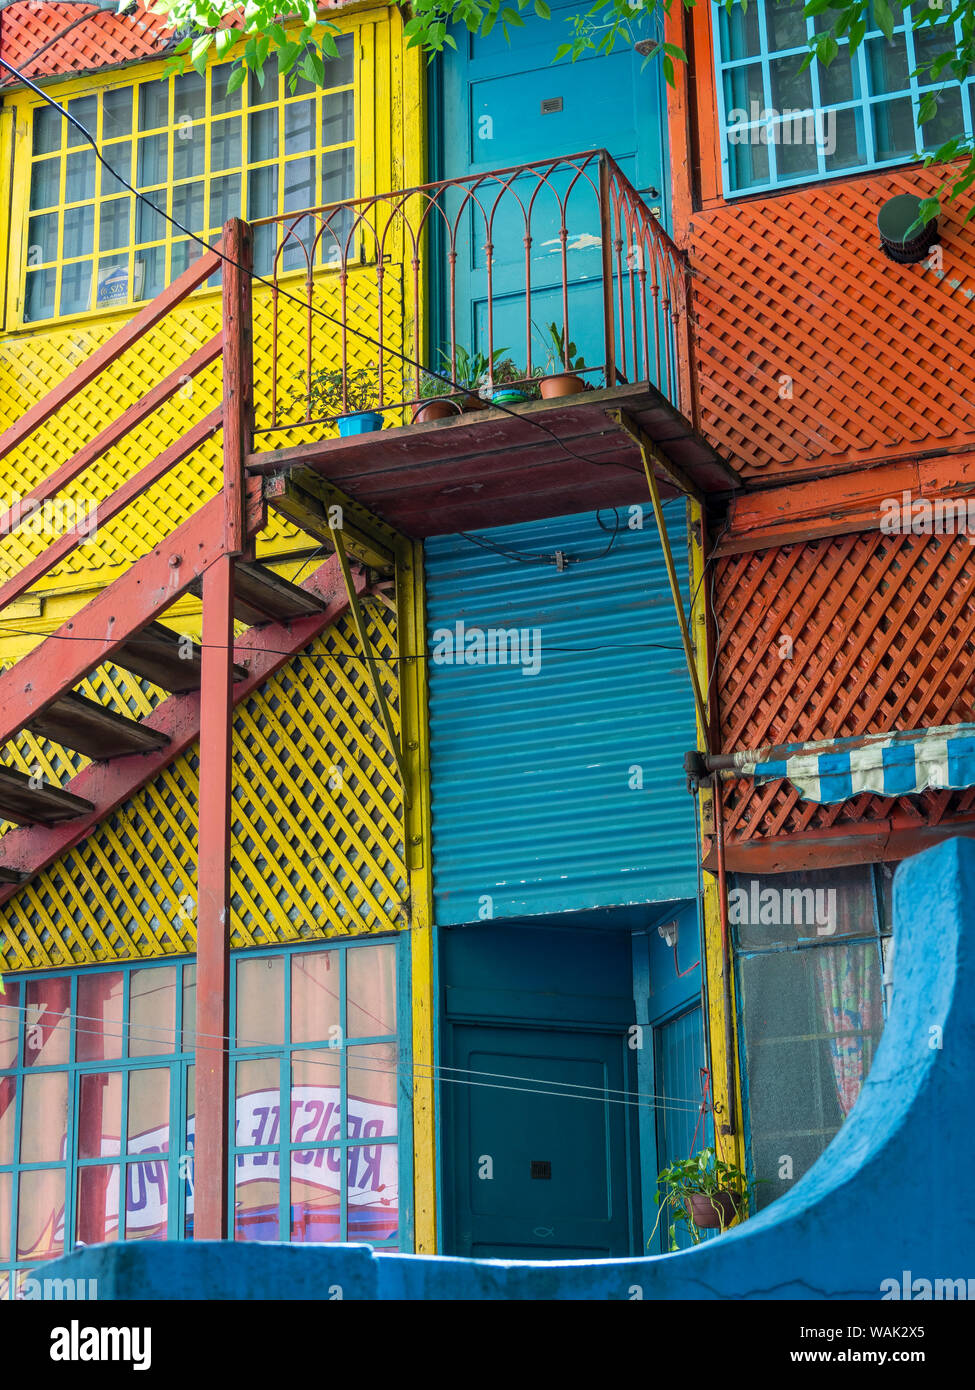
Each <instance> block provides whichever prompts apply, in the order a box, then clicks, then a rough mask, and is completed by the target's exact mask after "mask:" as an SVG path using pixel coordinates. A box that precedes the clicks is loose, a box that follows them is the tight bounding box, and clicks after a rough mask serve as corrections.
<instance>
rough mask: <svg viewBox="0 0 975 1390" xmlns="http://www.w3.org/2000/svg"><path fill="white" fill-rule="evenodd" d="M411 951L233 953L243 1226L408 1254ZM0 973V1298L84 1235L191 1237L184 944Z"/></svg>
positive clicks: (355, 946) (386, 944)
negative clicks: (87, 964)
mask: <svg viewBox="0 0 975 1390" xmlns="http://www.w3.org/2000/svg"><path fill="white" fill-rule="evenodd" d="M408 946H409V943H408V941H407V940H406V939H405V938H400V937H385V938H373V937H368V938H365V937H360V938H357V939H355V940H351V941H347V942H341V943H333V942H331V941H329V942H328V943H324V942H322V943H309V944H308V945H303V946H299V947H289V948H287V949H281V948H279V949H277V950H269V951H253V950H247V951H241V952H235V953H234V954H233V957H232V998H231V1018H232V1020H234V1022H233V1023H232V1028H233V1033H232V1036H231V1040H230V1063H231V1086H232V1087H233V1088H234V1094H235V1096H236V1117H235V1133H234V1134H233V1135H231V1136H230V1140H231V1156H230V1164H231V1172H230V1182H229V1190H230V1194H231V1195H230V1202H231V1212H230V1221H231V1229H232V1230H233V1231H234V1233H235V1235H236V1236H237V1238H239V1239H248V1238H249V1239H265V1240H267V1239H272V1240H279V1239H280V1240H303V1241H322V1240H333V1241H337V1240H364V1241H369V1242H370V1243H371V1244H374V1245H376V1246H378V1247H383V1248H392V1249H398V1248H402V1249H408V1248H410V1242H411V1240H412V1223H411V1214H410V1212H411V1205H412V1204H411V1202H410V1201H409V1200H408V1194H409V1193H410V1192H411V1190H412V1162H411V1140H412V1131H411V1125H410V1104H411V1094H412V1087H411V1065H412V1062H411V1058H412V1053H411V1048H410V1039H409V1017H410V1009H409V950H408ZM5 985H6V993H5V994H4V995H3V996H0V1299H4V1298H10V1297H16V1293H17V1289H18V1288H19V1286H20V1284H21V1283H22V1282H23V1280H24V1279H25V1278H26V1277H27V1276H28V1275H29V1274H30V1273H31V1271H33V1270H35V1269H36V1268H37V1267H38V1265H42V1264H43V1263H44V1262H45V1261H49V1260H52V1259H56V1258H58V1257H59V1256H60V1255H61V1254H63V1253H67V1252H68V1251H70V1250H72V1249H75V1248H76V1247H77V1246H79V1245H82V1244H85V1245H92V1244H96V1243H99V1242H101V1241H106V1240H109V1241H111V1240H118V1239H125V1240H163V1239H167V1238H168V1239H170V1240H176V1239H180V1238H181V1237H187V1238H188V1237H190V1236H192V1234H193V1173H192V1152H193V1140H194V1128H195V1125H194V1111H195V1103H194V1066H193V1062H194V1047H195V1032H194V1021H195V1006H196V998H195V990H196V965H195V962H194V960H193V959H192V957H190V958H181V959H180V960H178V961H175V962H174V961H172V960H167V961H158V962H151V963H150V962H144V963H141V962H140V963H138V964H132V965H121V964H118V965H116V964H113V965H106V966H96V967H93V968H91V969H86V970H75V971H70V972H63V973H60V972H58V973H55V972H53V971H46V972H44V973H37V974H35V973H30V974H28V973H25V974H22V975H21V974H18V975H16V976H13V977H11V976H9V975H8V976H7V977H6V980H5ZM282 1099H283V1100H284V1105H283V1106H282V1104H281V1101H282ZM282 1115H284V1116H285V1117H287V1122H286V1123H285V1124H284V1125H282V1123H281V1116H282ZM401 1188H402V1191H403V1193H404V1199H403V1201H402V1202H401V1201H400V1189H401Z"/></svg>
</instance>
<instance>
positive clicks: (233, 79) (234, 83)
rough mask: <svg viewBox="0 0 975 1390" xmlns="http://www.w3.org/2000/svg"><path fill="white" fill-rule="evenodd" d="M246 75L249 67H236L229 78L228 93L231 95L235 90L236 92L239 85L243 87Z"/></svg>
mask: <svg viewBox="0 0 975 1390" xmlns="http://www.w3.org/2000/svg"><path fill="white" fill-rule="evenodd" d="M246 77H247V69H246V68H245V67H243V66H241V67H239V68H234V70H233V72H232V73H231V74H230V76H229V77H228V78H227V95H228V96H230V95H231V94H232V93H233V92H236V90H237V88H238V87H243V85H244V80H245V78H246Z"/></svg>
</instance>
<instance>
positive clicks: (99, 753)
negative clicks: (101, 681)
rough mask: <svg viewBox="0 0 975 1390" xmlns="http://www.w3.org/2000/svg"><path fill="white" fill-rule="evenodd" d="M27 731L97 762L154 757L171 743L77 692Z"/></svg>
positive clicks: (48, 708)
mask: <svg viewBox="0 0 975 1390" xmlns="http://www.w3.org/2000/svg"><path fill="white" fill-rule="evenodd" d="M27 727H28V728H29V729H30V731H31V733H34V734H40V735H41V737H42V738H49V739H52V740H53V741H54V742H55V743H60V744H63V745H64V747H65V748H73V749H74V750H75V751H76V752H78V753H84V755H85V757H87V758H95V759H97V760H98V761H104V760H105V759H106V758H120V757H124V756H125V755H126V754H128V753H151V752H153V751H154V750H155V749H157V748H162V747H163V746H164V745H165V744H167V743H168V742H169V739H168V738H167V737H166V735H165V734H160V733H157V732H156V730H155V729H146V728H144V727H143V725H141V724H140V723H139V722H138V721H137V720H135V719H129V718H128V717H127V716H126V715H124V714H116V712H115V711H114V710H111V709H106V708H105V706H104V705H99V704H96V703H95V701H94V700H88V699H86V698H85V697H84V696H83V695H79V694H78V693H77V691H69V692H68V694H67V695H62V696H61V698H60V700H56V701H55V702H54V704H53V705H49V706H48V707H47V709H46V710H45V711H44V713H43V714H40V715H38V716H37V718H36V719H32V720H31V722H30V724H29V725H28V726H27Z"/></svg>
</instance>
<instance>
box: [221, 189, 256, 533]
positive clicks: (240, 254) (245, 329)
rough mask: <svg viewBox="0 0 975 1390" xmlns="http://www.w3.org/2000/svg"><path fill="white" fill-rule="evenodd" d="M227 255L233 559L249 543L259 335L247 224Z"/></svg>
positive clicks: (233, 228) (226, 459) (227, 238)
mask: <svg viewBox="0 0 975 1390" xmlns="http://www.w3.org/2000/svg"><path fill="white" fill-rule="evenodd" d="M222 245H223V250H224V254H225V255H226V256H227V257H228V259H227V260H226V261H224V263H223V342H224V352H223V491H224V504H225V508H226V521H225V529H224V539H225V543H226V549H227V551H228V553H229V554H231V555H241V554H243V552H244V549H245V547H246V544H247V536H246V532H245V528H244V461H245V459H246V458H247V455H248V454H249V453H250V452H251V449H252V447H253V446H252V439H251V436H252V431H253V424H254V333H253V324H252V317H251V270H252V264H253V235H252V232H251V229H250V227H249V226H248V225H247V223H246V222H242V221H241V220H240V218H239V217H232V218H231V219H230V221H229V222H227V223H225V224H224V229H223V243H222Z"/></svg>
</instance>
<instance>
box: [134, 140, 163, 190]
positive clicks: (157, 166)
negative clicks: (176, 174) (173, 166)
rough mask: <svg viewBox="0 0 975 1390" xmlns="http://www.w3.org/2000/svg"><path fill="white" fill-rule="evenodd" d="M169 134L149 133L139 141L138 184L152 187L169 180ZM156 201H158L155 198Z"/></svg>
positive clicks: (140, 186)
mask: <svg viewBox="0 0 975 1390" xmlns="http://www.w3.org/2000/svg"><path fill="white" fill-rule="evenodd" d="M168 159H169V136H168V135H147V136H146V137H145V139H143V140H140V141H139V158H138V161H137V166H138V167H137V174H136V185H137V187H139V188H151V187H152V186H153V184H157V183H166V182H167V180H168V177H169V176H168ZM153 201H154V202H156V201H158V200H157V199H153Z"/></svg>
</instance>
